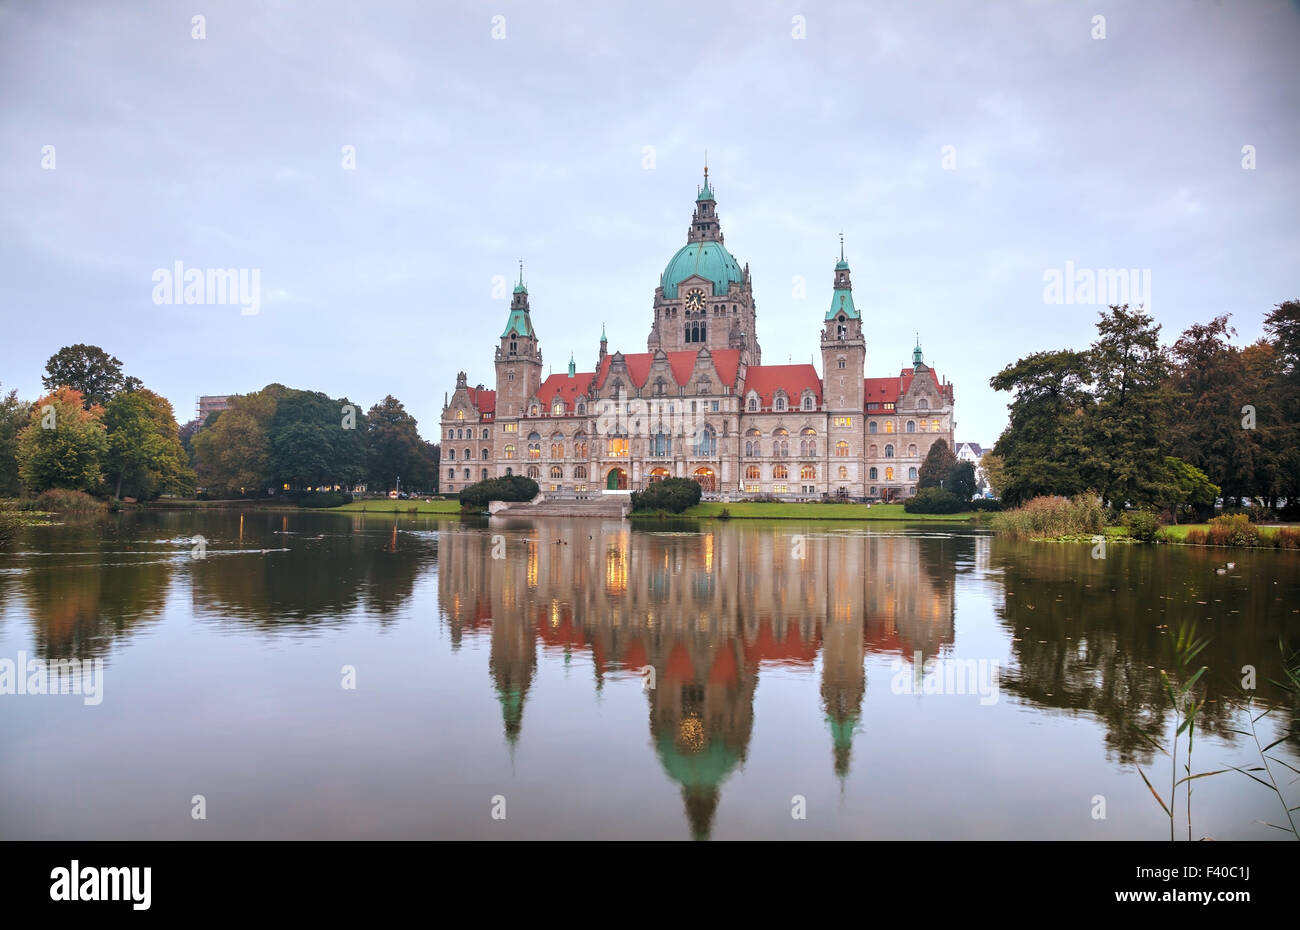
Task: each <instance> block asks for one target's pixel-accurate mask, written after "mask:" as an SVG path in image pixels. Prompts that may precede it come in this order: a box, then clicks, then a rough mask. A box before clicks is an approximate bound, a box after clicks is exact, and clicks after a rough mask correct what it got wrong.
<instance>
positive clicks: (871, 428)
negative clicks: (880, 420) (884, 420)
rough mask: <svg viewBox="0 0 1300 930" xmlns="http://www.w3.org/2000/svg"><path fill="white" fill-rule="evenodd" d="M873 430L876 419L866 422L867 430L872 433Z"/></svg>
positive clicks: (874, 429)
mask: <svg viewBox="0 0 1300 930" xmlns="http://www.w3.org/2000/svg"><path fill="white" fill-rule="evenodd" d="M875 431H876V421H875V420H872V421H871V422H870V423H868V424H867V432H868V433H874V432H875Z"/></svg>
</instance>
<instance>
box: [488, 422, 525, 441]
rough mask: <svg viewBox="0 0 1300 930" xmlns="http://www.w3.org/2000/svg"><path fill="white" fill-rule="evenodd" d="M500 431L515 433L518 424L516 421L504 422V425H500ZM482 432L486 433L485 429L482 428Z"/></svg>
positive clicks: (517, 430) (517, 429)
mask: <svg viewBox="0 0 1300 930" xmlns="http://www.w3.org/2000/svg"><path fill="white" fill-rule="evenodd" d="M501 431H502V432H503V433H517V432H519V424H518V423H506V424H504V425H503V426H502V427H501ZM483 432H484V433H486V432H487V430H484V431H483ZM483 438H484V439H486V438H487V436H486V435H485V436H484V437H483Z"/></svg>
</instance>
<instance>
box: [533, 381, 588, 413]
mask: <svg viewBox="0 0 1300 930" xmlns="http://www.w3.org/2000/svg"><path fill="white" fill-rule="evenodd" d="M594 374H595V373H594V372H590V371H580V372H576V373H575V374H574V375H573V377H569V373H568V372H567V371H566V372H563V373H561V374H555V375H551V376H550V377H549V378H547V379H546V380H545V381H543V382H542V385H541V387H539V388H538V389H537V399H538V400H540V401H541V402H542V406H543V407H545V408H546V413H548V414H549V413H550V411H551V404H553V403H555V397H556V395H557V394H558V395H559V397H560V399H561V400H562V401H564V412H565V413H566V414H568V413H572V412H573V410H574V404H576V403H577V400H578V398H579V397H581V396H583V395H584V394H586V393H587V386H588V385H590V384H591V379H592V377H593V376H594Z"/></svg>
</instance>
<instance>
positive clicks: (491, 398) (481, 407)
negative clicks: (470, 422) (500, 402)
mask: <svg viewBox="0 0 1300 930" xmlns="http://www.w3.org/2000/svg"><path fill="white" fill-rule="evenodd" d="M466 390H468V391H469V400H470V403H472V404H473V405H474V406H475V407H477V408H478V412H479V413H495V412H496V409H497V392H496V391H489V390H486V389H484V390H480V389H479V388H467V389H466Z"/></svg>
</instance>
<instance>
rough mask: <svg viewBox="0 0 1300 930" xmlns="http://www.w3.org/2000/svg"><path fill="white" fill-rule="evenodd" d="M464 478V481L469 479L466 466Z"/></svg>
mask: <svg viewBox="0 0 1300 930" xmlns="http://www.w3.org/2000/svg"><path fill="white" fill-rule="evenodd" d="M465 480H466V481H468V480H469V469H468V468H467V469H465Z"/></svg>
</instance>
